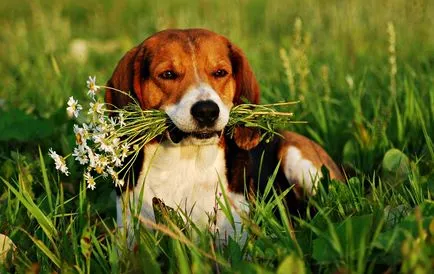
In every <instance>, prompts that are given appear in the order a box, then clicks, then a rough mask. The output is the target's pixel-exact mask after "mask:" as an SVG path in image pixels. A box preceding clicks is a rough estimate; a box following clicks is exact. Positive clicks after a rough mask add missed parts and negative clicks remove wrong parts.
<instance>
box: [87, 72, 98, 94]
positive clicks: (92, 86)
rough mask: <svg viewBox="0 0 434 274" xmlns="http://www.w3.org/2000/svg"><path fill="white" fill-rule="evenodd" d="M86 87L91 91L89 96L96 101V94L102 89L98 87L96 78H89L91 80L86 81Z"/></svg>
mask: <svg viewBox="0 0 434 274" xmlns="http://www.w3.org/2000/svg"><path fill="white" fill-rule="evenodd" d="M86 85H87V88H88V89H89V91H88V92H87V94H88V95H89V96H91V97H92V98H93V99H94V98H95V92H97V91H98V89H99V88H100V87H99V86H97V85H96V76H94V77H93V78H92V76H89V79H88V80H87V81H86Z"/></svg>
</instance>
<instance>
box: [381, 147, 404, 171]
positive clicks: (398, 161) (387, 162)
mask: <svg viewBox="0 0 434 274" xmlns="http://www.w3.org/2000/svg"><path fill="white" fill-rule="evenodd" d="M382 168H383V171H385V172H390V173H394V174H396V175H399V176H406V175H407V174H408V173H409V172H410V161H409V159H408V157H407V155H405V154H404V153H403V152H402V151H400V150H398V149H396V148H392V149H389V150H388V151H387V152H386V153H385V154H384V158H383V162H382Z"/></svg>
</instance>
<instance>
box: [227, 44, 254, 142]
mask: <svg viewBox="0 0 434 274" xmlns="http://www.w3.org/2000/svg"><path fill="white" fill-rule="evenodd" d="M229 50H230V59H231V63H232V71H233V75H234V79H235V83H236V89H235V96H234V99H233V103H234V105H239V104H242V103H245V102H246V103H252V104H259V84H258V81H257V80H256V77H255V74H254V73H253V71H252V68H251V67H250V64H249V62H248V61H247V58H246V57H245V55H244V53H243V52H242V51H241V49H240V48H238V47H237V46H235V45H233V44H229ZM260 139H261V133H260V132H259V130H257V129H251V128H246V127H237V128H235V132H234V141H235V143H236V145H237V146H238V147H239V148H241V149H244V150H250V149H252V148H254V147H256V146H257V145H258V144H259V142H260Z"/></svg>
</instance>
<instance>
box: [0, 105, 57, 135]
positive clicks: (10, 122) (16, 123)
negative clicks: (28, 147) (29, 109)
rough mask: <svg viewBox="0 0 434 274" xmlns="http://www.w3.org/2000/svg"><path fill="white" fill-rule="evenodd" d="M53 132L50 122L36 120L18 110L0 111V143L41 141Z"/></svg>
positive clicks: (54, 128)
mask: <svg viewBox="0 0 434 274" xmlns="http://www.w3.org/2000/svg"><path fill="white" fill-rule="evenodd" d="M55 130H56V126H55V125H54V123H53V122H52V121H51V120H47V119H41V118H37V117H35V116H33V115H29V114H26V113H25V112H23V111H21V110H18V109H12V110H10V111H7V112H5V111H0V132H1V134H0V141H11V140H17V141H30V140H34V139H42V138H45V137H48V136H50V135H52V134H53V133H54V131H55Z"/></svg>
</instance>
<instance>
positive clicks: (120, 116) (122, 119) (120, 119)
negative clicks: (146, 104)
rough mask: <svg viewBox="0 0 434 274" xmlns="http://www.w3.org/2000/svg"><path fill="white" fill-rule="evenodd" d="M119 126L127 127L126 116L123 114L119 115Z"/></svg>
mask: <svg viewBox="0 0 434 274" xmlns="http://www.w3.org/2000/svg"><path fill="white" fill-rule="evenodd" d="M119 125H120V126H121V127H123V126H125V118H124V114H123V113H122V112H121V113H119Z"/></svg>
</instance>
